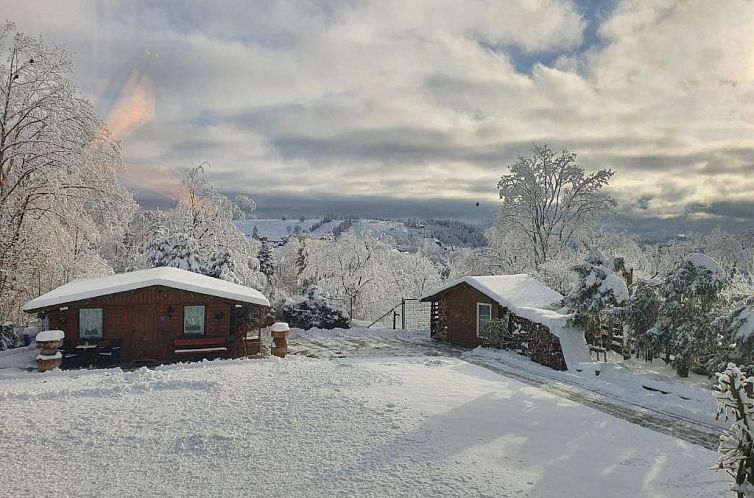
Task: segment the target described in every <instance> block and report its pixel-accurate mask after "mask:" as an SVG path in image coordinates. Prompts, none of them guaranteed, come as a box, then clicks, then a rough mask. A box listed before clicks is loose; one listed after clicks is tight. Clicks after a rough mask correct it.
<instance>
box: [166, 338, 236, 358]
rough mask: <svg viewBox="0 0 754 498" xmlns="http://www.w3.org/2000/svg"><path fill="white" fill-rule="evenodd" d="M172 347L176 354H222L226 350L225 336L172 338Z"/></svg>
mask: <svg viewBox="0 0 754 498" xmlns="http://www.w3.org/2000/svg"><path fill="white" fill-rule="evenodd" d="M173 349H174V351H175V354H177V355H190V354H195V355H208V354H222V353H225V352H227V351H228V343H227V342H226V340H225V337H191V338H182V339H174V340H173Z"/></svg>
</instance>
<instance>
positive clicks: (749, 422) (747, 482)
mask: <svg viewBox="0 0 754 498" xmlns="http://www.w3.org/2000/svg"><path fill="white" fill-rule="evenodd" d="M715 400H716V403H717V417H718V418H720V417H721V416H722V417H724V418H725V420H726V421H727V420H731V421H732V423H731V426H730V428H729V429H727V430H725V431H723V433H722V435H721V436H720V446H719V448H718V453H719V460H718V469H722V470H725V471H726V472H727V473H728V474H730V476H731V477H732V478H733V479H734V483H733V486H732V487H731V490H732V491H733V492H734V493H736V496H737V497H738V498H753V497H754V444H753V441H752V431H754V378H752V377H747V376H746V375H745V374H744V373H743V372H742V371H741V370H740V369H739V368H738V367H737V366H736V365H735V364H733V363H730V364H728V366H727V368H726V369H725V371H724V372H722V373H718V374H717V384H716V385H715Z"/></svg>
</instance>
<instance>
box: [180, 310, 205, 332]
mask: <svg viewBox="0 0 754 498" xmlns="http://www.w3.org/2000/svg"><path fill="white" fill-rule="evenodd" d="M187 308H202V333H201V334H187V333H186V309H187ZM182 311H183V316H182V317H181V318H183V320H182V322H183V324H182V326H181V331H182V333H183V337H186V338H194V339H198V338H201V337H207V306H206V305H204V304H184V305H183V308H182Z"/></svg>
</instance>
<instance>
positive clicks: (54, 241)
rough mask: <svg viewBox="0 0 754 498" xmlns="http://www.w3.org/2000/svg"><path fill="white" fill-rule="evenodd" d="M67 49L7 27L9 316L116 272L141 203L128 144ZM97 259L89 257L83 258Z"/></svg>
mask: <svg viewBox="0 0 754 498" xmlns="http://www.w3.org/2000/svg"><path fill="white" fill-rule="evenodd" d="M73 71H74V68H73V63H72V62H71V60H70V58H69V56H68V54H66V53H65V52H64V51H63V50H61V49H58V48H54V47H50V46H48V45H46V44H45V43H44V42H43V41H42V40H41V39H40V38H33V37H30V36H26V35H24V34H21V33H18V32H16V30H15V27H14V26H13V25H12V24H10V23H8V24H5V25H4V26H0V268H2V269H3V271H2V272H0V319H3V320H6V319H11V320H14V319H20V320H23V318H22V316H23V315H22V314H21V311H20V305H21V303H22V302H23V301H24V300H26V299H29V298H31V297H33V296H34V295H38V294H40V293H43V292H46V291H48V290H50V289H51V288H53V287H55V286H57V285H60V284H62V283H65V282H67V281H69V280H71V279H72V278H75V277H76V276H79V275H88V274H92V273H98V272H99V273H101V272H109V271H111V268H109V267H111V266H112V260H110V261H103V260H102V259H98V258H97V256H96V255H97V254H99V255H100V256H104V257H106V258H111V257H114V255H115V254H117V253H118V250H119V249H118V246H119V245H120V244H121V242H122V238H123V236H124V233H125V230H126V227H127V226H128V223H130V220H131V218H132V217H133V214H134V212H135V211H136V204H135V202H134V201H133V199H132V197H131V195H130V194H129V193H128V192H127V191H126V189H125V188H124V187H123V186H122V185H120V184H119V183H118V181H117V178H116V173H117V172H118V170H120V169H121V167H122V161H121V158H120V145H119V144H118V143H117V141H116V140H114V139H113V137H112V136H111V135H110V133H109V132H108V130H107V129H106V127H105V126H104V124H103V123H101V122H100V121H99V120H98V118H97V115H96V113H95V110H94V106H93V105H92V104H91V103H89V102H88V101H86V100H85V99H84V98H82V97H81V96H80V95H79V91H78V88H77V87H76V84H75V83H74V78H73V76H74V74H73ZM84 258H88V259H89V263H91V264H88V263H84V264H83V265H82V263H81V260H82V259H84Z"/></svg>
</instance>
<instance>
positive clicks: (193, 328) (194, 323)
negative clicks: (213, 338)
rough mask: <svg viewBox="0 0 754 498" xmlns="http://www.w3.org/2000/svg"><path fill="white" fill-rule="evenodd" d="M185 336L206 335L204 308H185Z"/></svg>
mask: <svg viewBox="0 0 754 498" xmlns="http://www.w3.org/2000/svg"><path fill="white" fill-rule="evenodd" d="M183 335H190V336H194V337H196V336H203V335H204V306H184V307H183Z"/></svg>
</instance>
